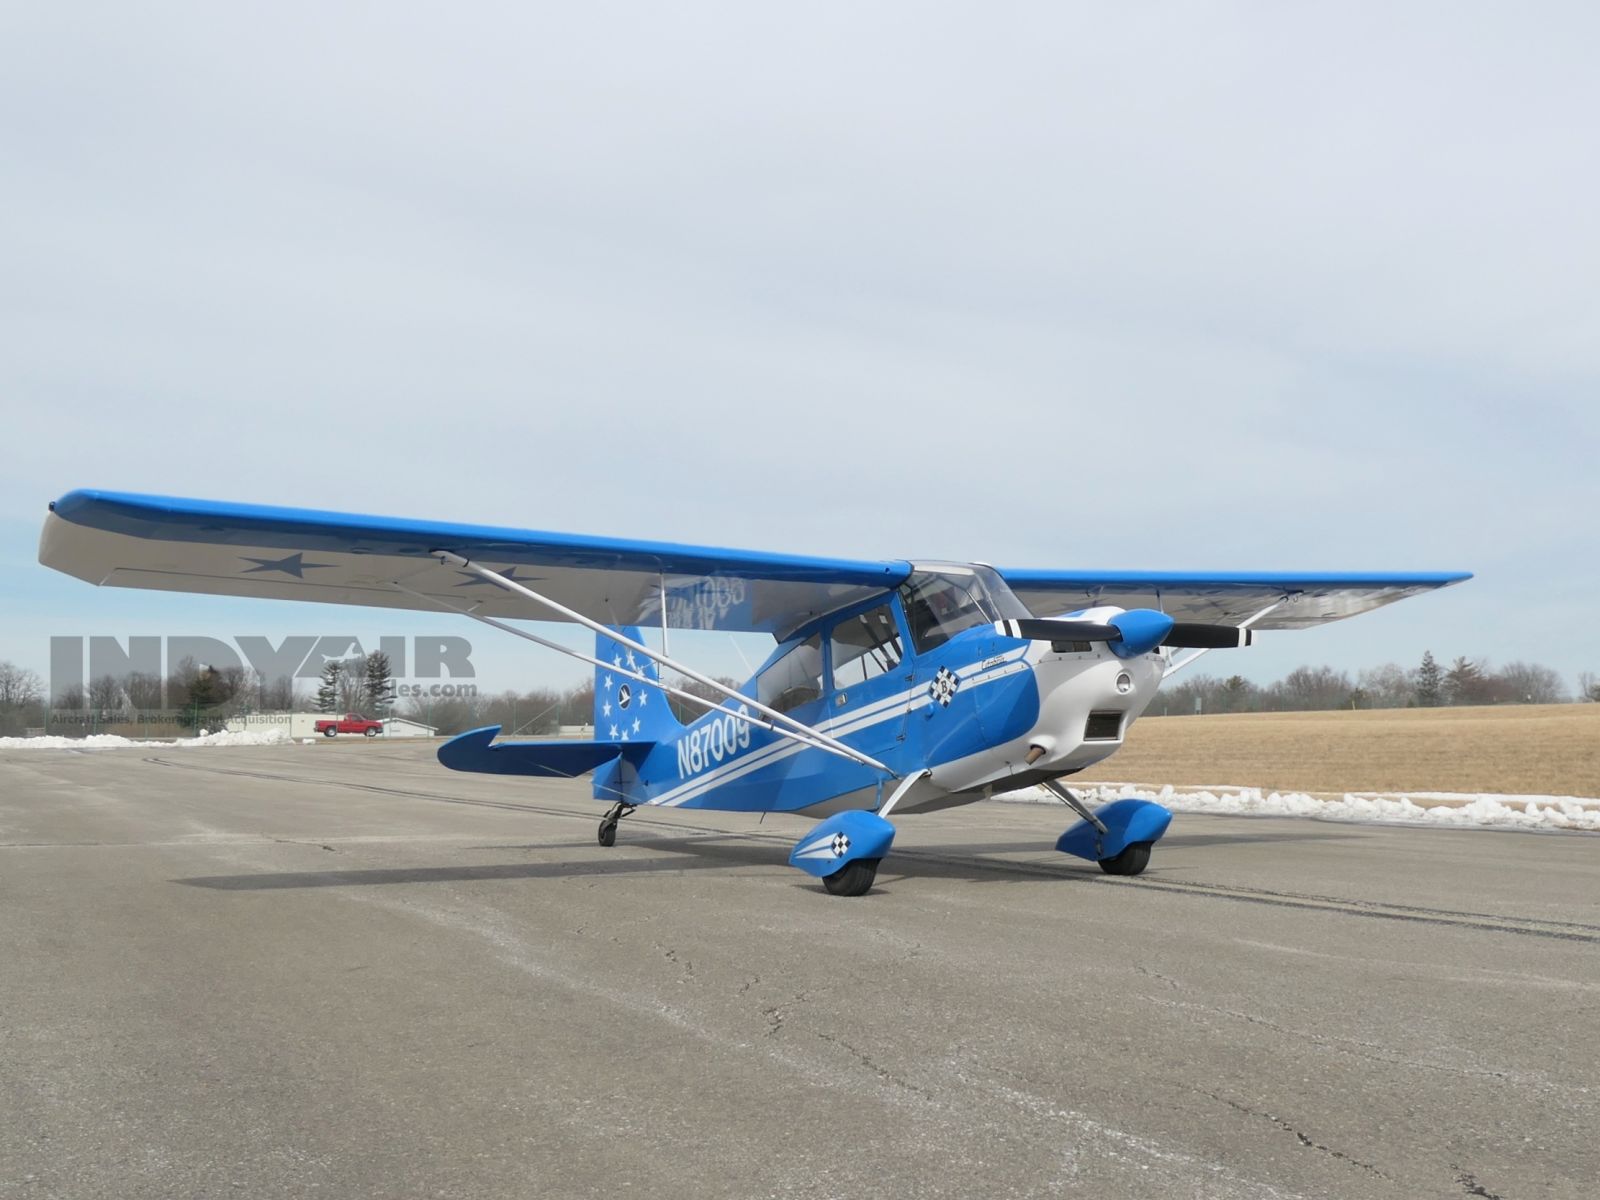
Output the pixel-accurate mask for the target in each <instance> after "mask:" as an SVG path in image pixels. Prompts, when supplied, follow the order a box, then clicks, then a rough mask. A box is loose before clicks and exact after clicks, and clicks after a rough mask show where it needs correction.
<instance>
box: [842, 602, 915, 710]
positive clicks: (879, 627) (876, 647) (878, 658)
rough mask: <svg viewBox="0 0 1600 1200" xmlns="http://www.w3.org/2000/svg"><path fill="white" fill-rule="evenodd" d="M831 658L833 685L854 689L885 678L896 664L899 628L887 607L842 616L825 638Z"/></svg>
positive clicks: (898, 658) (900, 656) (898, 651)
mask: <svg viewBox="0 0 1600 1200" xmlns="http://www.w3.org/2000/svg"><path fill="white" fill-rule="evenodd" d="M828 650H829V653H830V654H832V655H833V686H834V687H836V688H839V689H844V688H849V687H854V686H855V685H856V684H858V683H865V682H866V681H867V680H869V679H876V678H877V677H878V676H880V675H886V674H888V673H889V672H890V671H892V670H894V669H895V668H896V667H898V666H899V665H900V660H901V658H903V657H904V653H903V651H902V649H901V646H900V626H898V625H897V624H895V620H894V612H893V610H891V609H890V607H889V606H888V605H887V604H880V605H879V606H878V607H877V608H872V609H868V610H867V611H866V612H864V613H857V614H856V615H855V616H853V617H846V618H845V619H844V620H842V621H840V622H839V623H838V624H837V625H835V626H834V627H833V631H832V632H831V633H830V634H829V635H828Z"/></svg>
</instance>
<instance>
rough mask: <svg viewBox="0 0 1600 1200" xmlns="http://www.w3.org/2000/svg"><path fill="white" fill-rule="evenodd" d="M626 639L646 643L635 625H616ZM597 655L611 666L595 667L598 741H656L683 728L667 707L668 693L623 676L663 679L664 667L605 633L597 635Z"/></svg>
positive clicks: (595, 732)
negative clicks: (662, 669)
mask: <svg viewBox="0 0 1600 1200" xmlns="http://www.w3.org/2000/svg"><path fill="white" fill-rule="evenodd" d="M616 628H617V631H618V632H619V633H620V634H622V636H623V637H625V638H630V639H632V640H633V641H635V642H641V643H642V642H643V641H644V635H643V633H642V632H641V631H640V630H638V629H636V628H634V627H632V626H629V627H626V628H624V627H616ZM594 656H595V657H596V658H598V659H599V660H600V661H601V662H603V663H610V664H611V666H610V667H609V668H606V667H596V668H595V673H594V738H595V741H597V742H657V741H661V740H662V739H664V738H666V737H667V736H669V735H670V734H672V733H675V732H677V731H678V730H680V729H682V728H683V726H682V725H680V724H679V723H678V719H677V718H676V717H674V716H673V715H672V709H671V708H669V707H668V706H667V694H666V693H665V692H663V691H662V690H661V688H660V687H658V686H657V685H656V684H655V683H654V682H651V683H641V682H640V681H639V680H638V679H634V678H631V677H630V676H624V675H623V674H621V672H623V671H627V672H630V675H642V676H644V677H645V678H646V679H649V680H652V681H653V680H657V679H660V678H661V668H660V667H658V666H657V665H656V664H655V663H654V662H652V661H651V660H650V659H648V658H646V657H645V656H644V655H642V654H640V653H638V652H637V651H635V650H630V649H629V648H628V647H626V646H624V645H622V644H621V643H620V642H616V641H613V640H612V639H611V638H608V637H606V636H605V635H604V634H596V635H595V639H594Z"/></svg>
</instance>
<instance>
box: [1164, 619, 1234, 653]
mask: <svg viewBox="0 0 1600 1200" xmlns="http://www.w3.org/2000/svg"><path fill="white" fill-rule="evenodd" d="M1250 643H1251V637H1250V631H1249V630H1248V629H1241V628H1239V626H1237V625H1205V624H1201V623H1200V622H1198V621H1179V622H1178V623H1177V624H1176V625H1174V626H1173V627H1172V632H1171V633H1169V634H1167V636H1166V637H1164V638H1162V639H1161V644H1162V645H1163V646H1177V647H1178V648H1180V649H1183V650H1231V649H1233V648H1235V647H1238V646H1248V645H1250Z"/></svg>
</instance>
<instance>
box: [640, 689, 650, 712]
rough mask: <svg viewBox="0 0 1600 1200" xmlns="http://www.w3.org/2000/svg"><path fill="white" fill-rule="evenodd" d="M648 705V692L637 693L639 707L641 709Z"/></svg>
mask: <svg viewBox="0 0 1600 1200" xmlns="http://www.w3.org/2000/svg"><path fill="white" fill-rule="evenodd" d="M648 703H650V693H649V692H640V693H639V707H640V708H643V707H644V706H645V705H646V704H648Z"/></svg>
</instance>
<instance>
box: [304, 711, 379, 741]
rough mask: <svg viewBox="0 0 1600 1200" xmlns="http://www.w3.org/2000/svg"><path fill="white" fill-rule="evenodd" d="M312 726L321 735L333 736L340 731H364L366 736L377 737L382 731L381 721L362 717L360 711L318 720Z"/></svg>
mask: <svg viewBox="0 0 1600 1200" xmlns="http://www.w3.org/2000/svg"><path fill="white" fill-rule="evenodd" d="M312 728H314V729H315V730H316V731H317V732H318V733H320V734H321V735H322V736H323V737H334V736H335V735H337V734H341V733H364V734H366V735H367V736H368V737H377V736H378V735H379V734H380V733H382V732H383V722H382V721H374V720H372V719H371V718H369V717H363V716H362V715H361V714H360V713H345V715H344V716H342V717H329V718H328V719H327V720H326V721H318V722H317V723H316V724H315V725H314V726H312Z"/></svg>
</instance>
